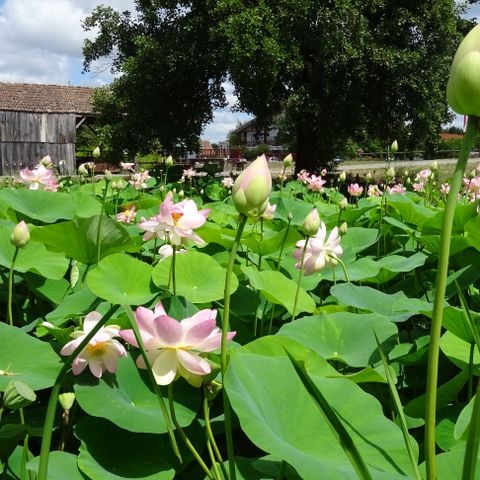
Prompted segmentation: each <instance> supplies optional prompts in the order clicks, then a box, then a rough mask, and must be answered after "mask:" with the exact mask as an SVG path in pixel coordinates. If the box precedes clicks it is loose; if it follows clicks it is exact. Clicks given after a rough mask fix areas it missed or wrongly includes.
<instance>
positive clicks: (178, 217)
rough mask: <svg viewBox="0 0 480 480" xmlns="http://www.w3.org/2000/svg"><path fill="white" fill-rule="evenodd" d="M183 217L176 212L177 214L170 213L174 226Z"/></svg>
mask: <svg viewBox="0 0 480 480" xmlns="http://www.w3.org/2000/svg"><path fill="white" fill-rule="evenodd" d="M182 217H183V213H180V212H177V213H172V220H173V223H174V225H176V224H177V222H178V221H179V220H180V219H181V218H182Z"/></svg>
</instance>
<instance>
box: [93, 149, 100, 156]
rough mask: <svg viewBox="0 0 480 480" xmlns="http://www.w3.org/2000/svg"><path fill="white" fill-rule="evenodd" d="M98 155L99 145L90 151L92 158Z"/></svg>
mask: <svg viewBox="0 0 480 480" xmlns="http://www.w3.org/2000/svg"><path fill="white" fill-rule="evenodd" d="M99 156H100V147H95V148H94V149H93V152H92V157H93V158H98V157H99Z"/></svg>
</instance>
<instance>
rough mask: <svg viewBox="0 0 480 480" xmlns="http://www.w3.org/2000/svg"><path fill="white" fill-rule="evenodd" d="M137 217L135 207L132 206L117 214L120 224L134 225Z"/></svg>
mask: <svg viewBox="0 0 480 480" xmlns="http://www.w3.org/2000/svg"><path fill="white" fill-rule="evenodd" d="M136 216H137V211H136V208H135V205H132V206H131V207H127V208H126V209H125V210H123V211H122V212H120V213H117V215H116V216H115V218H116V219H117V221H118V222H122V223H132V222H133V221H134V220H135V217H136Z"/></svg>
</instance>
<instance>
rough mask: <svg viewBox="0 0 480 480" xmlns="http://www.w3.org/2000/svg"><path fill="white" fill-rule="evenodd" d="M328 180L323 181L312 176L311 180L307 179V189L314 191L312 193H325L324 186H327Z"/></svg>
mask: <svg viewBox="0 0 480 480" xmlns="http://www.w3.org/2000/svg"><path fill="white" fill-rule="evenodd" d="M326 183H327V182H326V180H323V178H322V177H317V176H316V175H312V176H311V177H310V178H307V184H308V185H307V188H308V189H309V190H312V192H319V193H322V192H323V186H324V185H325V184H326Z"/></svg>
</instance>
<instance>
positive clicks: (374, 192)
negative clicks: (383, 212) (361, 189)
mask: <svg viewBox="0 0 480 480" xmlns="http://www.w3.org/2000/svg"><path fill="white" fill-rule="evenodd" d="M382 193H383V192H382V191H381V190H380V187H379V186H378V185H369V186H368V191H367V195H368V196H369V197H381V196H382Z"/></svg>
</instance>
